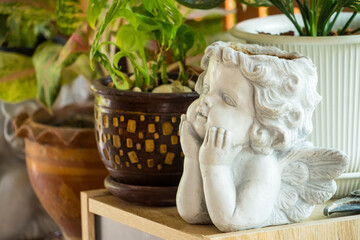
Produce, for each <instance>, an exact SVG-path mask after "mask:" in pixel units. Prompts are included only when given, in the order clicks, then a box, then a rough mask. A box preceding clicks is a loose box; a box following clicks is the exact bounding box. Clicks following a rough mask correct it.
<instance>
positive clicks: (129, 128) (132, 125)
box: [126, 119, 136, 133]
mask: <svg viewBox="0 0 360 240" xmlns="http://www.w3.org/2000/svg"><path fill="white" fill-rule="evenodd" d="M126 131H128V132H130V133H135V131H136V121H135V120H131V119H129V121H128V123H127V129H126Z"/></svg>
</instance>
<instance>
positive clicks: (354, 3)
mask: <svg viewBox="0 0 360 240" xmlns="http://www.w3.org/2000/svg"><path fill="white" fill-rule="evenodd" d="M345 7H349V8H351V9H353V10H354V11H355V12H360V1H359V0H348V1H346V3H345Z"/></svg>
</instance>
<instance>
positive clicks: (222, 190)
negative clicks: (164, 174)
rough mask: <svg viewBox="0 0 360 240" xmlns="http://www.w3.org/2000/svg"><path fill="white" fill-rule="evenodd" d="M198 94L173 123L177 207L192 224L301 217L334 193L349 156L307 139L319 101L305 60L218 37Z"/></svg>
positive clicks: (232, 227) (239, 225) (256, 223)
mask: <svg viewBox="0 0 360 240" xmlns="http://www.w3.org/2000/svg"><path fill="white" fill-rule="evenodd" d="M201 65H202V68H203V69H204V72H203V73H202V74H201V76H200V77H199V80H198V82H197V84H196V91H197V92H199V94H200V98H199V99H198V100H196V101H194V102H193V103H192V104H191V106H190V107H189V108H188V110H187V113H186V115H183V116H182V119H181V123H180V141H181V146H182V149H183V152H184V155H185V160H184V173H183V176H182V178H181V181H180V184H179V188H178V192H177V199H176V200H177V208H178V211H179V213H180V215H181V217H182V218H183V219H184V220H185V221H187V222H189V223H191V224H208V223H211V222H212V223H213V224H215V225H216V227H217V228H219V229H220V230H221V231H225V232H228V231H237V230H243V229H249V228H258V227H263V226H269V225H279V224H286V223H292V222H299V221H301V220H302V219H305V218H307V217H309V216H310V214H311V212H312V210H313V209H314V206H315V204H319V203H323V202H325V201H327V200H329V199H330V198H331V197H332V196H333V194H334V193H335V191H336V183H335V182H334V180H333V179H334V178H336V177H338V176H339V175H340V174H341V173H342V172H343V171H344V169H345V167H346V166H347V163H348V158H347V156H346V155H345V154H344V153H342V152H340V151H337V150H334V149H323V148H317V147H313V146H312V144H311V143H310V142H307V141H305V138H306V136H308V135H309V134H310V133H311V131H312V122H311V119H312V114H313V111H314V109H315V106H316V105H317V104H318V103H319V101H320V100H321V97H320V96H319V95H318V93H317V92H316V84H317V73H316V68H315V66H314V65H313V63H312V61H311V60H310V59H309V58H307V57H304V56H301V55H299V54H297V53H287V52H284V51H281V50H279V49H277V48H273V47H261V46H258V45H243V44H239V43H224V42H216V43H214V44H212V45H210V46H209V47H208V48H207V49H206V50H205V55H204V57H203V59H202V62H201Z"/></svg>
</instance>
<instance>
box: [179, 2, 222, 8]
mask: <svg viewBox="0 0 360 240" xmlns="http://www.w3.org/2000/svg"><path fill="white" fill-rule="evenodd" d="M177 1H178V2H179V3H181V4H182V5H184V6H186V7H190V8H198V9H211V8H214V7H217V6H219V5H220V4H222V3H223V2H224V0H177Z"/></svg>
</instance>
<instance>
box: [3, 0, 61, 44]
mask: <svg viewBox="0 0 360 240" xmlns="http://www.w3.org/2000/svg"><path fill="white" fill-rule="evenodd" d="M54 9H55V6H54V1H51V0H39V1H9V2H8V1H5V2H1V3H0V46H1V45H2V44H4V43H6V44H7V46H8V47H27V48H31V47H34V45H35V43H36V42H37V39H38V36H43V37H44V38H46V39H51V38H53V37H54V35H55V27H54V25H53V24H52V21H54V20H55V15H54Z"/></svg>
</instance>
